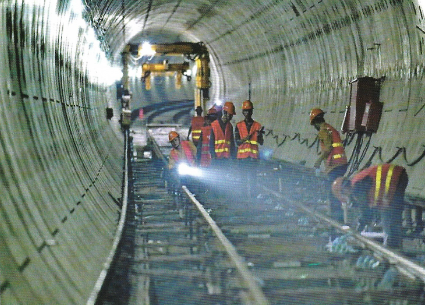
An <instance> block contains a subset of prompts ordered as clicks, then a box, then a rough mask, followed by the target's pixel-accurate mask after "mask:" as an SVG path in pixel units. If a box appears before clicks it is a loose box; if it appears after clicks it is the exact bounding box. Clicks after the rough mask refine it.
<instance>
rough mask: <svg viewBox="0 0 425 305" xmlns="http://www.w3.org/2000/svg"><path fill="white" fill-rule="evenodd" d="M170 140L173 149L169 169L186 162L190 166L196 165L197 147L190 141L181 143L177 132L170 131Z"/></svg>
mask: <svg viewBox="0 0 425 305" xmlns="http://www.w3.org/2000/svg"><path fill="white" fill-rule="evenodd" d="M168 140H169V141H170V143H171V146H172V147H173V148H172V149H171V151H170V157H169V160H168V168H169V169H174V168H176V165H177V164H178V163H180V162H185V163H187V164H188V165H190V166H194V165H195V158H196V147H195V146H194V145H193V143H192V142H190V141H181V140H180V135H179V134H178V133H177V132H176V131H170V133H169V134H168Z"/></svg>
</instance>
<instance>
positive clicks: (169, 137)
mask: <svg viewBox="0 0 425 305" xmlns="http://www.w3.org/2000/svg"><path fill="white" fill-rule="evenodd" d="M177 137H180V135H179V134H178V133H177V132H175V131H174V130H173V131H170V133H169V134H168V141H170V142H171V141H173V140H174V139H175V138H177Z"/></svg>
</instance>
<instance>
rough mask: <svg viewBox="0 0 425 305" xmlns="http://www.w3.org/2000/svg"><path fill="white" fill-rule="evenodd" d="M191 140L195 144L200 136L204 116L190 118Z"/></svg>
mask: <svg viewBox="0 0 425 305" xmlns="http://www.w3.org/2000/svg"><path fill="white" fill-rule="evenodd" d="M191 126H192V142H193V143H194V144H195V145H197V143H198V141H199V137H200V136H201V128H202V126H204V117H203V116H195V117H193V118H192V125H191Z"/></svg>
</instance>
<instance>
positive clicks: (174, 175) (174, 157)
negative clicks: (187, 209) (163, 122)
mask: <svg viewBox="0 0 425 305" xmlns="http://www.w3.org/2000/svg"><path fill="white" fill-rule="evenodd" d="M168 140H169V142H170V143H171V146H172V149H171V151H170V156H169V160H168V169H169V170H170V178H171V181H170V182H171V185H172V188H173V193H174V195H175V196H176V197H175V199H176V205H177V207H178V208H179V213H180V217H182V215H183V212H182V211H183V210H182V209H183V202H182V197H183V193H182V189H181V186H182V185H186V186H188V188H189V189H190V188H191V187H194V186H195V183H194V182H193V181H191V180H190V177H189V176H181V175H179V173H178V166H179V165H180V164H181V163H186V164H187V165H188V166H195V158H196V147H195V146H194V145H193V143H192V142H190V141H181V140H180V135H179V134H178V133H177V132H176V131H170V132H169V134H168ZM192 191H193V190H192Z"/></svg>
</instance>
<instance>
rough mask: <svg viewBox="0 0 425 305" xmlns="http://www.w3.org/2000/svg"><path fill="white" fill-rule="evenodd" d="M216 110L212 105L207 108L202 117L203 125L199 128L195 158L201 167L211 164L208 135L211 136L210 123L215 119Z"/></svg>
mask: <svg viewBox="0 0 425 305" xmlns="http://www.w3.org/2000/svg"><path fill="white" fill-rule="evenodd" d="M216 114H217V110H216V109H215V108H214V107H213V108H211V109H209V110H208V113H207V115H206V116H205V118H204V126H203V127H202V128H201V135H200V137H199V142H198V146H197V156H196V159H197V161H198V164H199V165H200V166H201V167H208V166H210V164H211V153H210V136H211V131H212V127H211V123H212V122H214V121H215V119H216Z"/></svg>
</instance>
